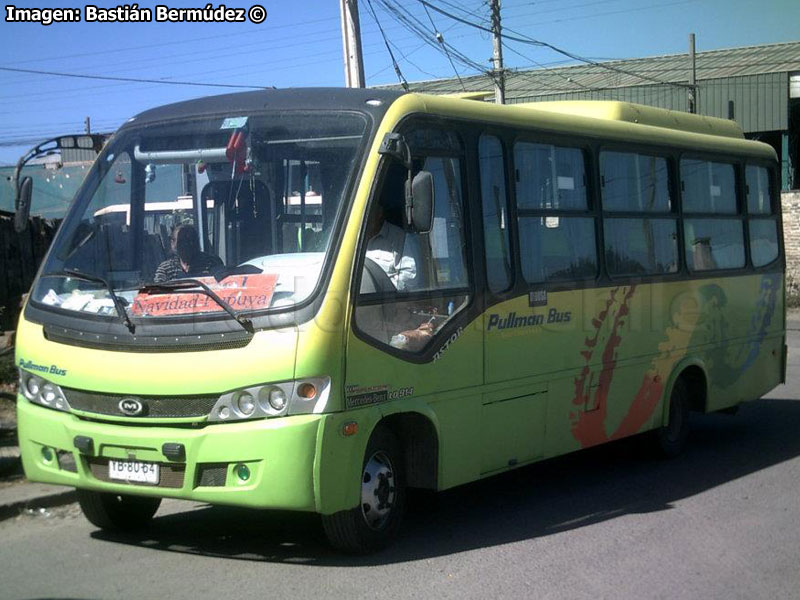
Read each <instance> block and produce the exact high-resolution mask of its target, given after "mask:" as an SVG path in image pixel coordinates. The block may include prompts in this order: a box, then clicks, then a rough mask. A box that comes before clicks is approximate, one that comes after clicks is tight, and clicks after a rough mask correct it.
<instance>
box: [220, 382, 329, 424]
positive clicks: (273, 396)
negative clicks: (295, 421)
mask: <svg viewBox="0 0 800 600" xmlns="http://www.w3.org/2000/svg"><path fill="white" fill-rule="evenodd" d="M330 388H331V379H330V377H307V378H303V379H298V380H296V381H282V382H278V383H266V384H263V385H256V386H252V387H247V388H242V389H238V390H233V391H231V392H228V393H226V394H223V395H222V396H220V398H219V400H217V402H216V404H215V405H214V408H212V409H211V412H210V413H209V414H208V420H209V422H211V423H222V422H230V421H241V420H245V419H263V418H265V417H282V416H285V415H302V414H312V413H321V412H323V411H324V410H325V407H326V406H327V404H328V396H329V395H330Z"/></svg>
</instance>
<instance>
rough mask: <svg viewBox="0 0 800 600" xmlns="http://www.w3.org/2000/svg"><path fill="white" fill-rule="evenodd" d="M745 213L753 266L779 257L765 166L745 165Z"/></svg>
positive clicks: (770, 189)
mask: <svg viewBox="0 0 800 600" xmlns="http://www.w3.org/2000/svg"><path fill="white" fill-rule="evenodd" d="M745 184H746V190H747V214H748V217H749V221H750V260H751V261H752V263H753V266H754V267H756V268H758V267H764V266H766V265H768V264H770V263H772V262H774V261H775V259H776V258H778V255H779V253H780V250H779V245H778V218H777V215H775V211H774V209H773V206H774V204H775V202H774V198H773V193H772V189H773V186H772V185H770V172H769V170H768V169H766V168H765V167H759V166H755V165H747V168H746V169H745Z"/></svg>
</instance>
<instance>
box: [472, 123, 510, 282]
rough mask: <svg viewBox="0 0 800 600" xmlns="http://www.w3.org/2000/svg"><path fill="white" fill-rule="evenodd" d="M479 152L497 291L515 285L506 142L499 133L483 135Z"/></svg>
mask: <svg viewBox="0 0 800 600" xmlns="http://www.w3.org/2000/svg"><path fill="white" fill-rule="evenodd" d="M478 154H479V160H480V178H481V204H482V206H483V238H484V246H485V254H486V279H487V282H488V284H489V289H490V290H491V291H493V292H495V293H497V292H502V291H503V290H507V289H508V288H509V287H510V286H511V251H510V248H509V234H508V196H507V194H506V178H505V159H504V156H503V146H502V145H501V144H500V140H499V139H497V138H496V137H494V136H488V135H482V136H481V138H480V141H479V142H478Z"/></svg>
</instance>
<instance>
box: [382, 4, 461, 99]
mask: <svg viewBox="0 0 800 600" xmlns="http://www.w3.org/2000/svg"><path fill="white" fill-rule="evenodd" d="M367 1H369V0H367ZM423 8H424V9H425V14H426V15H428V20H430V22H431V27H433V31H434V32H435V33H436V41H437V42H439V43H440V44H441V45H442V49H444V53H445V54H446V55H447V60H448V61H450V66H451V67H453V72H454V73H455V74H456V77H457V78H458V83H460V84H461V89H462V90H463V91H465V92H466V91H467V88H465V87H464V82H463V81H461V75H459V74H458V69H456V66H455V65H454V64H453V59H452V57H451V56H450V52H449V51H448V50H447V46H445V44H444V36H443V35H442V33H441V32H440V31H439V30H438V29H437V28H436V24H435V23H434V22H433V17H431V13H430V12H429V11H428V7H427V6H425V5H424V4H423Z"/></svg>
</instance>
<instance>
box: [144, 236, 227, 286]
mask: <svg viewBox="0 0 800 600" xmlns="http://www.w3.org/2000/svg"><path fill="white" fill-rule="evenodd" d="M199 239H200V238H199V237H198V235H197V230H196V229H195V228H194V227H193V226H192V225H178V226H177V227H176V228H175V229H173V230H172V235H171V236H170V243H171V245H172V252H173V253H174V256H172V257H170V258H168V259H167V260H165V261H164V262H162V263H161V264H160V265H158V269H156V274H155V278H154V281H155V282H156V283H161V282H163V281H171V280H173V279H180V278H181V277H198V276H202V275H211V274H212V273H213V272H214V271H215V270H216V269H218V268H220V267H222V266H223V264H222V261H221V260H220V259H219V257H217V256H214V255H213V254H207V253H206V252H203V251H202V250H201V249H200V241H199Z"/></svg>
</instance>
